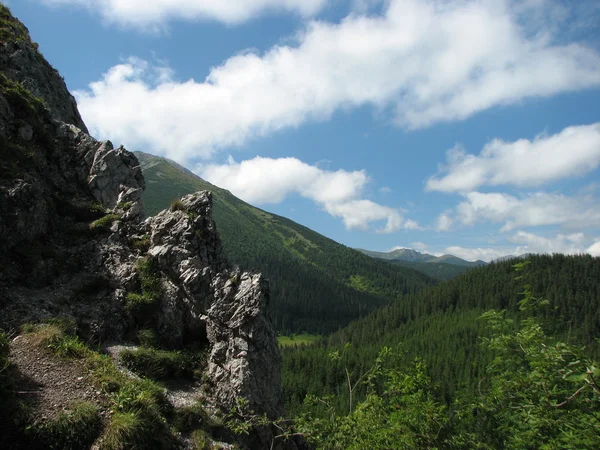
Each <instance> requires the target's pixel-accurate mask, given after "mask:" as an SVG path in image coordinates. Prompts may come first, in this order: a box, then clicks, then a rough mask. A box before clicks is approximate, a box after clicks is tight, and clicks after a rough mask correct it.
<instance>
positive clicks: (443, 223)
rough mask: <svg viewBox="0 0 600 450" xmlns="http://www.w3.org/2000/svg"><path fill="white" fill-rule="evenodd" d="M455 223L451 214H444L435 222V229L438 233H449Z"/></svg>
mask: <svg viewBox="0 0 600 450" xmlns="http://www.w3.org/2000/svg"><path fill="white" fill-rule="evenodd" d="M453 223H454V220H453V219H452V217H450V214H449V213H442V214H440V215H439V216H438V218H437V219H436V221H435V229H436V230H437V231H448V230H450V227H451V226H452V224H453Z"/></svg>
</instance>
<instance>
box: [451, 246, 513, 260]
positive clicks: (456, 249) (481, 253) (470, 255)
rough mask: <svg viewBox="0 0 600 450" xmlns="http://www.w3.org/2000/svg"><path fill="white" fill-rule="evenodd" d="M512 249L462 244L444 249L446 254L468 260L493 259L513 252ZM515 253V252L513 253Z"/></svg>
mask: <svg viewBox="0 0 600 450" xmlns="http://www.w3.org/2000/svg"><path fill="white" fill-rule="evenodd" d="M510 252H511V249H508V248H504V249H503V248H481V247H476V248H468V247H460V246H450V247H446V248H445V249H444V253H445V254H450V255H454V256H458V257H459V258H462V259H466V260H467V261H477V260H482V261H488V262H489V261H491V260H492V259H497V258H500V257H502V256H506V255H509V254H511V253H510ZM513 254H514V253H513Z"/></svg>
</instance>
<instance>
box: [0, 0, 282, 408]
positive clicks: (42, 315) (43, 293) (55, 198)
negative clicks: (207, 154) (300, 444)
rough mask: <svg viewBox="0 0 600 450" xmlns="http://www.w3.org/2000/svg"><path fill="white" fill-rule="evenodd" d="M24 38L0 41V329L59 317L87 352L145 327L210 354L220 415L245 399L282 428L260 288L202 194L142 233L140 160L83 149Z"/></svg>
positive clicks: (63, 102)
mask: <svg viewBox="0 0 600 450" xmlns="http://www.w3.org/2000/svg"><path fill="white" fill-rule="evenodd" d="M6 11H7V10H6V8H5V7H3V6H2V5H0V14H6ZM13 20H14V19H13ZM21 26H22V25H20V24H19V23H18V22H16V21H15V22H14V24H13V28H14V30H13V31H14V33H16V34H15V35H16V36H17V38H15V39H12V40H10V41H6V42H3V41H2V40H1V39H2V36H3V34H2V33H0V267H2V270H0V327H3V328H8V329H10V328H15V327H17V326H18V325H20V324H22V323H24V322H28V321H29V322H31V321H33V322H35V321H39V320H43V319H47V318H53V317H63V318H68V319H70V320H72V321H73V322H75V323H76V325H77V327H78V330H79V332H80V334H81V335H82V336H83V337H84V338H87V339H92V340H94V341H95V342H105V341H108V340H112V341H116V342H123V341H126V340H128V339H132V338H133V339H135V335H136V334H135V333H136V332H137V331H139V330H140V329H141V328H142V327H153V328H154V329H155V331H156V333H157V334H158V336H159V338H160V341H161V342H162V343H163V344H164V345H165V346H167V347H172V348H180V347H182V346H183V345H185V344H189V343H200V344H204V345H205V346H206V348H207V352H208V364H207V368H206V373H205V377H204V379H205V380H206V381H207V388H208V389H207V393H208V395H209V396H210V397H211V398H212V399H213V403H214V405H215V406H216V407H218V408H222V409H224V410H229V409H230V408H231V407H232V406H235V405H236V399H237V398H239V397H241V398H244V399H246V400H247V407H248V408H249V409H251V410H254V411H255V412H256V413H260V414H262V413H266V414H268V415H269V416H270V417H275V416H277V415H278V414H279V413H280V400H281V386H280V368H281V361H280V356H279V351H278V348H277V343H276V338H275V334H274V331H273V328H272V326H271V324H270V322H269V320H268V319H267V318H266V315H265V308H266V305H267V302H268V300H269V289H268V285H267V283H266V282H265V280H264V279H263V278H262V277H261V276H260V275H258V274H250V273H240V272H239V271H238V270H233V269H231V268H229V266H228V264H227V261H225V260H224V258H223V256H222V252H221V243H220V240H219V237H218V234H217V231H216V228H215V224H214V222H213V221H212V218H211V210H212V199H211V195H210V193H208V192H199V193H196V194H192V195H188V196H186V197H184V198H183V199H182V200H181V202H180V203H177V204H176V205H174V207H173V208H171V209H170V210H166V211H163V212H161V213H159V214H158V215H157V216H155V217H151V218H148V219H146V220H144V218H143V215H142V211H143V207H142V206H143V205H142V200H141V194H142V191H143V189H144V179H143V176H142V173H141V170H140V167H139V164H138V161H137V159H136V157H135V156H134V155H133V154H132V153H130V152H129V151H127V150H125V149H124V148H123V147H119V148H116V149H115V148H114V147H113V145H112V143H111V142H110V141H105V142H100V141H97V140H95V139H94V138H93V137H91V136H89V134H88V133H87V131H86V127H85V125H84V124H83V122H82V121H81V118H80V116H79V113H78V111H77V107H76V104H75V102H74V100H73V97H72V96H71V95H70V94H69V93H68V91H67V90H66V87H65V84H64V82H63V81H62V79H61V78H60V76H59V75H58V73H57V72H56V71H55V70H54V69H53V68H52V67H51V66H50V65H49V64H48V63H47V62H46V61H45V60H44V58H43V57H42V56H41V55H40V54H39V53H38V52H37V51H36V48H35V46H33V44H32V43H31V42H30V40H29V35H28V33H27V30H26V29H25V28H24V27H23V28H22V29H21V28H19V27H21ZM0 31H2V32H4V30H1V29H0ZM15 80H17V81H19V82H20V83H21V84H18V83H15ZM36 97H41V98H42V100H43V102H42V101H40V100H39V99H37V98H36ZM142 265H144V267H146V268H147V269H144V270H147V271H148V273H146V274H145V275H144V274H142V272H141V270H142V269H140V267H141V266H142ZM148 268H149V269H148ZM144 276H146V277H150V278H152V283H154V285H156V291H157V292H155V293H154V294H153V297H152V301H151V302H149V304H150V303H151V304H150V306H148V308H146V309H147V311H145V312H144V314H146V317H145V318H144V320H143V321H142V319H141V318H140V314H141V313H139V314H138V313H137V312H136V310H135V308H132V307H131V304H130V303H128V302H131V298H134V297H135V295H137V296H138V297H139V296H142V295H145V293H144V289H145V288H144V279H143V277H144ZM146 281H147V280H146ZM132 296H133V297H132Z"/></svg>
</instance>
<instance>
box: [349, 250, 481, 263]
mask: <svg viewBox="0 0 600 450" xmlns="http://www.w3.org/2000/svg"><path fill="white" fill-rule="evenodd" d="M356 250H358V251H359V252H361V253H364V254H365V255H367V256H370V257H371V258H378V259H384V260H386V261H406V262H415V263H443V264H451V265H454V266H462V267H479V266H485V265H486V264H487V263H486V262H485V261H481V260H477V261H466V260H464V259H461V258H459V257H457V256H454V255H442V256H434V255H430V254H428V253H420V252H418V251H416V250H413V249H410V248H398V249H396V250H392V251H390V252H375V251H372V250H364V249H362V248H357V249H356Z"/></svg>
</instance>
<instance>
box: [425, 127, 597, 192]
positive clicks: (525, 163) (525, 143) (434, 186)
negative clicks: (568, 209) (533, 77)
mask: <svg viewBox="0 0 600 450" xmlns="http://www.w3.org/2000/svg"><path fill="white" fill-rule="evenodd" d="M599 165H600V123H595V124H593V125H582V126H572V127H568V128H565V129H564V130H562V131H561V132H560V133H557V134H554V135H552V136H545V135H540V136H538V137H536V138H535V139H534V140H533V141H529V140H527V139H520V140H518V141H515V142H504V141H502V140H500V139H494V140H493V141H491V142H489V143H488V144H486V145H485V147H484V148H483V150H481V153H480V154H479V155H477V156H476V155H472V154H467V153H466V152H465V151H464V150H463V149H462V148H460V147H455V148H453V149H451V150H449V151H448V152H447V166H446V167H444V168H443V169H442V171H441V172H442V173H441V174H440V176H438V177H432V178H430V179H429V180H428V181H427V186H426V189H427V190H435V191H444V192H457V191H471V190H474V189H476V188H478V187H480V186H483V185H489V186H497V185H507V184H510V185H516V186H538V185H541V184H543V183H547V182H549V181H554V180H558V179H560V178H565V177H571V176H579V175H583V174H586V173H588V172H591V171H592V170H595V169H596V168H598V166H599Z"/></svg>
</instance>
